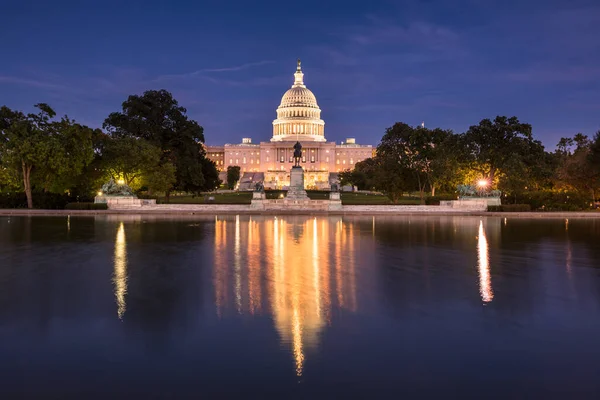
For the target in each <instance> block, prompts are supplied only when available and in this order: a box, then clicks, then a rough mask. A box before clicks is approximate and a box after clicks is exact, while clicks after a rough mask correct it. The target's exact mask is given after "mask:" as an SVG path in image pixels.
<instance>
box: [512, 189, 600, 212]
mask: <svg viewBox="0 0 600 400" xmlns="http://www.w3.org/2000/svg"><path fill="white" fill-rule="evenodd" d="M513 199H514V201H515V203H517V202H518V203H520V204H529V205H530V206H531V209H532V210H537V211H581V210H585V209H588V208H589V207H590V200H589V199H588V198H587V196H583V195H582V194H581V193H577V192H555V191H550V190H539V191H530V192H525V193H522V194H519V195H518V196H515V197H514V198H513V197H508V199H507V200H513Z"/></svg>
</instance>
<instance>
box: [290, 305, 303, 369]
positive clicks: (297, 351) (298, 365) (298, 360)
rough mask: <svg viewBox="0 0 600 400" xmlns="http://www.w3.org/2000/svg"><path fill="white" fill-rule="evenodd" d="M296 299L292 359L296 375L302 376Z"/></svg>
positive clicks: (300, 325)
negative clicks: (294, 363)
mask: <svg viewBox="0 0 600 400" xmlns="http://www.w3.org/2000/svg"><path fill="white" fill-rule="evenodd" d="M297 300H298V299H296V301H295V302H294V303H296V305H295V307H294V314H293V316H292V337H293V346H294V360H295V361H296V375H298V376H302V368H303V367H304V352H303V350H302V324H301V321H300V316H299V315H298V308H299V307H298V304H297Z"/></svg>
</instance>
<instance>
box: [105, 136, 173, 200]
mask: <svg viewBox="0 0 600 400" xmlns="http://www.w3.org/2000/svg"><path fill="white" fill-rule="evenodd" d="M160 157H161V150H160V148H159V147H157V146H155V145H153V144H151V143H150V142H148V141H147V140H144V139H138V138H134V137H114V138H113V137H110V136H106V138H105V141H104V144H103V148H102V161H103V162H102V167H103V169H104V170H105V171H106V172H107V173H108V174H109V175H110V177H111V178H113V179H114V180H119V179H123V180H124V181H125V184H126V185H128V186H129V187H131V188H133V189H136V188H139V187H140V186H141V180H142V177H143V175H148V174H151V173H153V172H155V171H157V170H158V169H160ZM164 171H165V170H163V172H164ZM169 181H170V182H171V184H174V181H173V180H171V179H169Z"/></svg>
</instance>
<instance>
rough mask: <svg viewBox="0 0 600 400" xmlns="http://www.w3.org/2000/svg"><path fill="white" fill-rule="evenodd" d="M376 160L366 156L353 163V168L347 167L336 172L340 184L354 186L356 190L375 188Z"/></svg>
mask: <svg viewBox="0 0 600 400" xmlns="http://www.w3.org/2000/svg"><path fill="white" fill-rule="evenodd" d="M377 167H378V166H377V161H376V160H375V159H373V158H366V159H364V160H363V161H360V162H357V163H356V164H354V169H347V170H345V171H342V172H340V173H338V178H339V180H340V184H341V185H342V186H346V185H351V186H356V187H357V188H358V190H372V189H374V188H375V175H376V173H377Z"/></svg>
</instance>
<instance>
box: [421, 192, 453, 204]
mask: <svg viewBox="0 0 600 400" xmlns="http://www.w3.org/2000/svg"><path fill="white" fill-rule="evenodd" d="M456 199H457V196H456V195H455V194H442V195H439V196H429V197H427V198H426V199H425V204H427V205H428V206H439V205H440V201H447V200H456Z"/></svg>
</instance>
